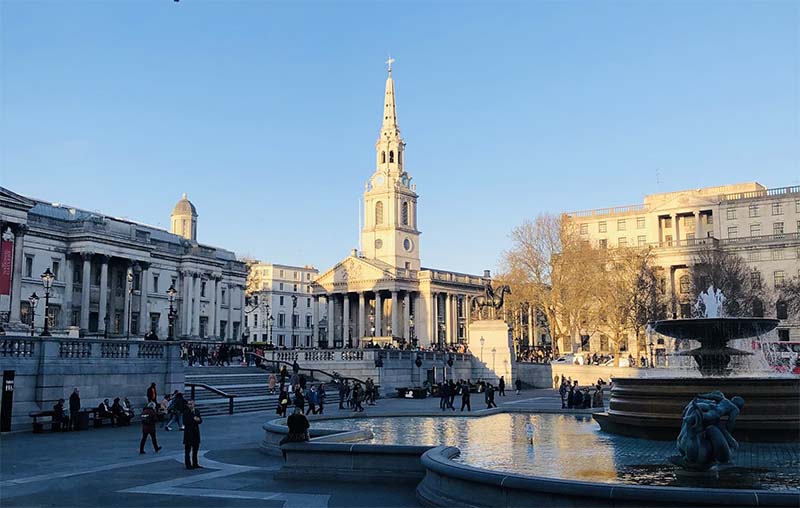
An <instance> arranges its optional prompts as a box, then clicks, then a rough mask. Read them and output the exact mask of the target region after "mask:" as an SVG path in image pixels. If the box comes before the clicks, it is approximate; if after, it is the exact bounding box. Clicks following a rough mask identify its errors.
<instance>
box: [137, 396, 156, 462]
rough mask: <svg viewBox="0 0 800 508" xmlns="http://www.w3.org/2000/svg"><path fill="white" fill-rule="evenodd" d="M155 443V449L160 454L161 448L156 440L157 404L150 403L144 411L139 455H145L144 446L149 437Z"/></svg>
mask: <svg viewBox="0 0 800 508" xmlns="http://www.w3.org/2000/svg"><path fill="white" fill-rule="evenodd" d="M148 436H150V440H151V441H152V442H153V449H154V450H155V451H156V452H158V451H159V450H161V447H160V446H158V439H157V438H156V404H155V402H148V403H147V406H146V407H145V408H144V410H143V411H142V440H141V441H139V454H140V455H144V445H145V444H146V443H147V437H148Z"/></svg>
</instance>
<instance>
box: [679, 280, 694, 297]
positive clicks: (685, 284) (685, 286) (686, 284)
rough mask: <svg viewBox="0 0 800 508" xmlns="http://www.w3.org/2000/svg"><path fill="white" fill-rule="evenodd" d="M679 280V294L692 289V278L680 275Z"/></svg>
mask: <svg viewBox="0 0 800 508" xmlns="http://www.w3.org/2000/svg"><path fill="white" fill-rule="evenodd" d="M679 280H680V290H681V294H684V295H686V294H689V293H690V292H691V291H692V278H691V277H689V276H688V275H681V278H680V279H679Z"/></svg>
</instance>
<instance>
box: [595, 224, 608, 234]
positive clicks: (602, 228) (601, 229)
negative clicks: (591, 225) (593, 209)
mask: <svg viewBox="0 0 800 508" xmlns="http://www.w3.org/2000/svg"><path fill="white" fill-rule="evenodd" d="M597 231H598V232H599V233H605V232H606V231H608V225H607V224H606V221H603V222H598V223H597Z"/></svg>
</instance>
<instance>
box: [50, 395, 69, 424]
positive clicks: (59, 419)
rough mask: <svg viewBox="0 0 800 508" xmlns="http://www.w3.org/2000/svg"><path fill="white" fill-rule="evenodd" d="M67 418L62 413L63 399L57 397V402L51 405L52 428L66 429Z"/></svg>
mask: <svg viewBox="0 0 800 508" xmlns="http://www.w3.org/2000/svg"><path fill="white" fill-rule="evenodd" d="M68 423H69V422H68V419H67V417H66V416H65V415H64V399H58V402H57V403H56V405H55V406H53V430H66V429H67V425H68Z"/></svg>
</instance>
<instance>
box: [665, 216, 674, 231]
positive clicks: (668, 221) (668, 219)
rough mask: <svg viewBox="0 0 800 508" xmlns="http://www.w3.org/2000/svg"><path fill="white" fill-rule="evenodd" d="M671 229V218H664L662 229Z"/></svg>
mask: <svg viewBox="0 0 800 508" xmlns="http://www.w3.org/2000/svg"><path fill="white" fill-rule="evenodd" d="M671 227H672V217H664V228H665V229H667V228H671Z"/></svg>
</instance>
